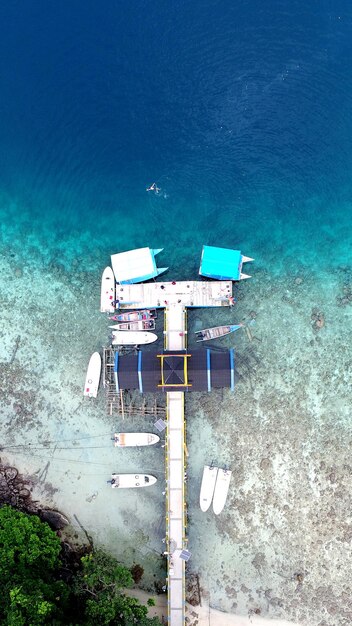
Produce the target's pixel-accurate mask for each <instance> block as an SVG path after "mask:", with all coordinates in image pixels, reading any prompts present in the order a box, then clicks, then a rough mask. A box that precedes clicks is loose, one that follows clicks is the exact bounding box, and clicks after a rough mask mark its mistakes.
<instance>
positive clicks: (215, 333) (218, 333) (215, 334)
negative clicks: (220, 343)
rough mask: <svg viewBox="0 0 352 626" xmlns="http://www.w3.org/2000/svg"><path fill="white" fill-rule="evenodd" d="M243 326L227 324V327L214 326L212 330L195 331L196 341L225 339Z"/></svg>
mask: <svg viewBox="0 0 352 626" xmlns="http://www.w3.org/2000/svg"><path fill="white" fill-rule="evenodd" d="M242 326H243V324H229V325H228V326H214V328H205V329H204V330H197V331H196V337H197V341H210V339H219V338H220V337H225V335H229V334H230V333H234V332H235V331H236V330H239V329H240V328H242Z"/></svg>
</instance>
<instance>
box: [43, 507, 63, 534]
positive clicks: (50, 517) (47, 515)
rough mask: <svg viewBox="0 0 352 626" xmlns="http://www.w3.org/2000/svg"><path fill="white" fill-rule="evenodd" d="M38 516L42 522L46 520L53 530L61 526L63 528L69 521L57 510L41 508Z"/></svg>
mask: <svg viewBox="0 0 352 626" xmlns="http://www.w3.org/2000/svg"><path fill="white" fill-rule="evenodd" d="M39 517H40V519H41V520H42V522H47V523H48V524H49V526H51V528H53V529H54V530H60V529H61V528H65V526H67V524H69V521H68V519H67V517H65V516H64V515H62V513H60V512H59V511H52V510H50V509H42V510H41V511H40V512H39Z"/></svg>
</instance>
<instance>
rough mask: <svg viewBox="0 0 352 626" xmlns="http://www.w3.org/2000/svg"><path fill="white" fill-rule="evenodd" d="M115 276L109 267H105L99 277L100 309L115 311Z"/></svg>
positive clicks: (106, 311)
mask: <svg viewBox="0 0 352 626" xmlns="http://www.w3.org/2000/svg"><path fill="white" fill-rule="evenodd" d="M114 300H115V276H114V272H113V271H112V269H111V267H106V268H105V270H104V271H103V275H102V277H101V292H100V311H101V312H102V313H113V312H114V311H115V305H114V304H113V302H114Z"/></svg>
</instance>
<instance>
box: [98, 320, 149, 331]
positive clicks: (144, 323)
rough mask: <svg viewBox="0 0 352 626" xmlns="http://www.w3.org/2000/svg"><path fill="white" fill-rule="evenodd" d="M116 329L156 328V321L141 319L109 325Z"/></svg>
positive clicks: (137, 329) (138, 329)
mask: <svg viewBox="0 0 352 626" xmlns="http://www.w3.org/2000/svg"><path fill="white" fill-rule="evenodd" d="M109 328H112V329H114V330H124V331H126V330H135V331H141V330H154V328H155V321H154V320H139V321H137V322H120V323H119V324H113V326H109Z"/></svg>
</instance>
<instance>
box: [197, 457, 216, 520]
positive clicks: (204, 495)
mask: <svg viewBox="0 0 352 626" xmlns="http://www.w3.org/2000/svg"><path fill="white" fill-rule="evenodd" d="M218 469H219V468H218V467H214V466H213V465H204V469H203V478H202V484H201V488H200V496H199V504H200V508H201V510H202V511H203V512H204V513H205V511H207V510H208V509H209V507H210V504H211V501H212V499H213V494H214V489H215V483H216V477H217V475H218Z"/></svg>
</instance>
